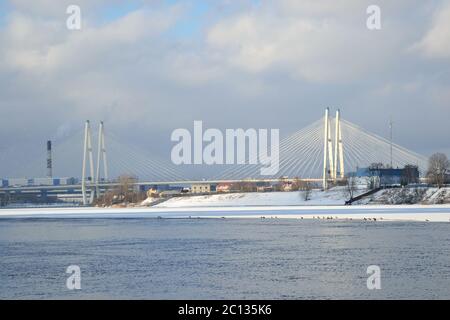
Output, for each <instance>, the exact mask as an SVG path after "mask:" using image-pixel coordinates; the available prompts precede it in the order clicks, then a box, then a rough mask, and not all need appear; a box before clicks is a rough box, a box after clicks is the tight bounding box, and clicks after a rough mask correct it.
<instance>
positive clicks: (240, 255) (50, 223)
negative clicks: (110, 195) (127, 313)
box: [0, 218, 450, 299]
mask: <svg viewBox="0 0 450 320" xmlns="http://www.w3.org/2000/svg"><path fill="white" fill-rule="evenodd" d="M69 265H78V266H79V267H80V268H81V286H82V289H81V290H73V291H72V290H68V289H67V288H66V279H67V277H68V276H69V275H68V274H66V273H65V271H66V268H67V267H68V266H69ZM369 265H378V266H379V267H380V268H381V286H382V288H381V290H368V289H367V286H366V280H367V277H368V275H367V274H366V270H367V267H368V266H369ZM0 298H14V299H22V298H32V299H53V298H70V299H82V298H89V299H94V298H101V299H103V298H114V299H115V298H150V299H338V298H350V299H351V298H358V299H380V298H381V299H392V298H400V299H405V298H425V299H444V298H445V299H449V298H450V223H421V222H357V221H314V220H293V219H292V220H291V219H264V220H261V219H149V218H142V219H130V218H126V219H92V218H90V219H0Z"/></svg>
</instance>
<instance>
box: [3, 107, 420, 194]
mask: <svg viewBox="0 0 450 320" xmlns="http://www.w3.org/2000/svg"><path fill="white" fill-rule="evenodd" d="M94 129H95V128H91V124H90V123H89V122H86V124H85V129H84V131H80V132H78V133H76V134H73V135H72V136H71V137H69V138H68V139H66V140H64V141H61V142H59V143H56V144H55V152H54V155H53V157H54V161H53V162H55V163H67V164H72V166H73V167H74V168H75V171H76V172H79V173H81V176H82V179H80V183H79V184H76V185H70V186H42V185H41V186H32V185H31V186H11V185H9V186H1V185H0V193H2V192H3V193H4V192H14V191H21V190H24V191H27V190H28V191H33V190H41V191H42V190H56V191H58V190H66V191H67V190H72V191H75V192H82V193H83V195H84V198H85V203H88V202H90V201H92V199H93V196H94V194H95V191H97V194H99V193H100V192H101V191H102V190H105V189H107V188H109V187H114V186H116V185H117V181H116V179H117V177H119V176H121V175H130V176H135V177H138V178H139V181H138V182H137V184H139V185H142V186H144V185H161V184H175V185H183V184H193V183H200V182H202V183H204V182H210V183H219V182H222V181H229V182H236V181H276V180H279V179H280V177H287V178H288V179H289V178H290V179H293V178H300V179H305V180H311V181H317V182H321V183H323V187H324V188H326V187H327V184H328V182H329V181H336V180H338V179H341V178H343V177H344V176H345V174H346V173H350V172H353V171H355V170H356V169H357V168H364V167H368V166H370V165H371V164H372V163H383V164H386V165H390V166H391V167H393V168H396V167H399V168H401V167H403V166H405V165H417V166H418V167H419V170H420V171H421V172H425V170H426V166H427V159H426V157H424V156H422V155H420V154H417V153H415V152H413V151H410V150H407V149H406V148H403V147H401V146H400V145H397V144H395V143H393V142H392V141H389V140H387V139H385V138H383V137H380V136H378V135H376V134H373V133H370V132H368V131H367V130H365V129H363V128H361V127H359V126H357V125H355V124H353V123H351V122H349V121H346V120H343V119H341V117H340V113H339V112H337V113H336V117H331V116H330V114H329V110H328V109H327V110H326V114H325V117H324V118H322V119H319V120H317V121H315V122H314V123H312V124H310V125H309V126H307V127H305V128H303V129H301V130H299V131H297V132H294V133H293V134H291V135H289V136H287V137H285V138H284V139H282V140H281V141H280V148H279V150H280V155H279V170H278V172H277V173H276V174H273V175H270V176H267V175H261V173H260V169H261V165H253V164H248V163H251V162H252V161H250V160H251V159H247V160H248V161H247V164H242V165H227V166H221V168H222V167H223V168H224V169H223V170H221V171H220V173H218V174H213V175H211V176H210V177H209V178H207V179H205V180H199V179H195V177H192V175H191V174H190V171H191V169H192V166H190V165H180V166H176V165H174V164H173V163H172V162H171V161H170V157H167V159H158V158H156V157H155V156H154V155H152V154H151V151H143V150H141V149H139V148H137V147H135V146H133V145H132V144H130V143H129V142H127V141H125V142H124V141H121V140H120V138H118V137H116V136H115V135H114V134H112V133H111V132H108V131H107V130H105V128H104V126H103V124H102V123H101V124H100V126H99V130H98V131H97V135H94V132H93V131H94ZM43 163H45V158H42V159H36V161H34V162H30V170H33V166H34V167H36V168H39V167H40V166H42V164H43ZM34 170H36V169H34ZM35 172H36V171H35ZM56 191H55V192H56Z"/></svg>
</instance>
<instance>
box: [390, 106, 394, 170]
mask: <svg viewBox="0 0 450 320" xmlns="http://www.w3.org/2000/svg"><path fill="white" fill-rule="evenodd" d="M393 124H394V123H393V122H392V115H391V118H390V120H389V130H390V138H389V141H390V148H391V150H390V151H391V168H393V167H394V166H393V161H392V136H393V134H392V130H393V128H392V127H393Z"/></svg>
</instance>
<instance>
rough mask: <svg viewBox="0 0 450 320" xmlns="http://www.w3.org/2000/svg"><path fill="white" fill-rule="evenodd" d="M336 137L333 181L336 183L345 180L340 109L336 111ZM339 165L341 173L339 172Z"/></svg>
mask: <svg viewBox="0 0 450 320" xmlns="http://www.w3.org/2000/svg"><path fill="white" fill-rule="evenodd" d="M335 121H336V122H335V136H334V172H333V180H334V181H335V182H336V181H337V179H338V176H339V178H341V179H342V178H344V175H345V169H344V149H343V142H342V130H341V111H340V110H339V109H338V110H337V111H336V118H335ZM338 165H339V171H338Z"/></svg>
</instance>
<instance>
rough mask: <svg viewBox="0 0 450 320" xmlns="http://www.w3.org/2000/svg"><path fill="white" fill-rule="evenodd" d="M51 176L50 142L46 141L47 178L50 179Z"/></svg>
mask: <svg viewBox="0 0 450 320" xmlns="http://www.w3.org/2000/svg"><path fill="white" fill-rule="evenodd" d="M52 176H53V174H52V142H51V141H50V140H48V141H47V177H48V178H51V177H52Z"/></svg>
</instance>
